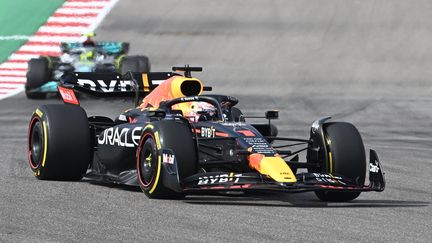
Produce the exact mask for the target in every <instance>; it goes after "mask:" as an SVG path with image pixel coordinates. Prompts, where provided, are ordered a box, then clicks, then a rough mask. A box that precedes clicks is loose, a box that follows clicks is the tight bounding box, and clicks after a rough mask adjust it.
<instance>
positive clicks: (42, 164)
mask: <svg viewBox="0 0 432 243" xmlns="http://www.w3.org/2000/svg"><path fill="white" fill-rule="evenodd" d="M91 147H92V146H91V139H90V129H89V124H88V120H87V115H86V113H85V111H84V110H83V109H82V108H81V107H79V106H72V105H57V104H52V105H43V106H40V107H38V108H37V109H36V111H35V112H34V113H33V116H32V118H31V120H30V125H29V130H28V149H27V152H28V160H29V164H30V168H31V169H32V171H33V173H34V175H35V177H37V178H38V179H42V180H80V179H81V178H82V177H83V175H84V174H85V172H86V170H87V168H88V165H89V164H90V161H91V160H92V156H93V153H92V149H91Z"/></svg>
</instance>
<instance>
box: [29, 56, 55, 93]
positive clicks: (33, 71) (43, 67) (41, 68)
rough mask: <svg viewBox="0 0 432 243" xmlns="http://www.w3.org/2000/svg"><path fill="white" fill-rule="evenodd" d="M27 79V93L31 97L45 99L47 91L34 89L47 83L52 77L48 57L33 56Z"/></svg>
mask: <svg viewBox="0 0 432 243" xmlns="http://www.w3.org/2000/svg"><path fill="white" fill-rule="evenodd" d="M26 76H27V81H26V84H25V93H26V96H27V98H29V99H44V98H46V93H43V92H39V91H34V89H37V88H40V87H41V86H42V85H44V84H46V83H47V82H48V81H49V78H50V70H49V67H48V59H47V58H43V57H40V58H33V59H30V61H29V62H28V72H27V75H26Z"/></svg>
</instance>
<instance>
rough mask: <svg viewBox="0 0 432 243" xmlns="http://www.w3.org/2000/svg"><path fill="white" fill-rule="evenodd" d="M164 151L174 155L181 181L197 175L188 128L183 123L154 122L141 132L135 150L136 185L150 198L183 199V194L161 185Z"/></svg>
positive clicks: (192, 144) (194, 152)
mask: <svg viewBox="0 0 432 243" xmlns="http://www.w3.org/2000/svg"><path fill="white" fill-rule="evenodd" d="M163 150H170V151H172V153H173V154H174V157H175V160H176V163H177V168H178V177H179V179H180V180H182V179H183V178H186V177H188V176H191V175H193V174H194V173H196V164H197V162H196V161H197V155H196V148H195V143H194V140H193V138H192V132H191V129H190V127H189V126H188V125H187V124H186V123H185V122H179V121H157V122H153V123H150V124H149V125H147V126H146V127H145V128H144V129H143V133H142V136H141V140H140V144H139V147H138V150H137V174H138V182H139V185H140V187H141V189H142V191H143V192H144V193H145V194H146V195H147V196H148V197H149V198H158V199H179V198H183V197H184V194H183V193H181V192H175V191H173V190H172V189H170V188H168V187H166V186H165V185H164V181H163V178H162V177H163V176H162V174H163V163H162V156H163Z"/></svg>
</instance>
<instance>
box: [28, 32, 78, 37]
mask: <svg viewBox="0 0 432 243" xmlns="http://www.w3.org/2000/svg"><path fill="white" fill-rule="evenodd" d="M35 36H59V37H80V36H81V34H80V33H54V32H43V31H38V32H36V33H35Z"/></svg>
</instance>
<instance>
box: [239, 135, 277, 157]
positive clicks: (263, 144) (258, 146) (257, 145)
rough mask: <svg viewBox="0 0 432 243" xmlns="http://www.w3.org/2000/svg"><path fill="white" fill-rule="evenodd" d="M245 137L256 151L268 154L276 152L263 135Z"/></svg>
mask: <svg viewBox="0 0 432 243" xmlns="http://www.w3.org/2000/svg"><path fill="white" fill-rule="evenodd" d="M243 139H244V141H245V142H246V143H248V144H249V145H250V147H252V149H253V151H255V153H258V154H267V155H273V154H275V151H274V149H273V148H272V147H271V146H270V145H269V144H268V142H267V141H266V140H265V139H264V138H262V137H244V138H243Z"/></svg>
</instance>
